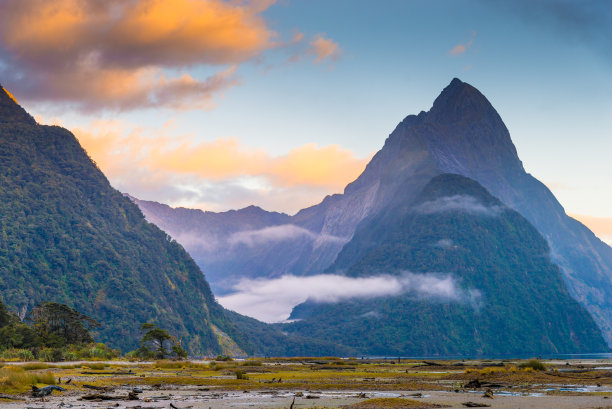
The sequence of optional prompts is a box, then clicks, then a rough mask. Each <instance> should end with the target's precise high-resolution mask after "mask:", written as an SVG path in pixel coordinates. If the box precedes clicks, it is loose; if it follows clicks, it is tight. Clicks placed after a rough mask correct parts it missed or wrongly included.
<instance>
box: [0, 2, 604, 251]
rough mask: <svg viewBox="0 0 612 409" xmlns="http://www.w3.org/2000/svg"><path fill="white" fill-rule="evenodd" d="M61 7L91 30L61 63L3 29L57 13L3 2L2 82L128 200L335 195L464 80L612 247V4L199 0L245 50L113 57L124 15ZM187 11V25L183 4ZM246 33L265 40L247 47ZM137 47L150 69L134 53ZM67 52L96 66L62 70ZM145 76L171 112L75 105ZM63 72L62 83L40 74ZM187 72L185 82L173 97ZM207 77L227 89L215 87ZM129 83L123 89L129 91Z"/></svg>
mask: <svg viewBox="0 0 612 409" xmlns="http://www.w3.org/2000/svg"><path fill="white" fill-rule="evenodd" d="M139 2H140V3H152V4H155V3H156V1H155V0H139V1H138V2H136V3H139ZM69 3H70V2H69V1H68V0H62V1H59V2H57V3H56V7H57V8H62V7H65V8H66V10H67V11H69V12H68V13H67V15H78V16H81V17H79V18H81V20H79V21H78V22H77V23H79V22H81V21H84V22H85V23H87V24H81V25H79V24H76V23H75V25H74V26H71V25H70V24H68V25H62V27H64V26H67V27H71V28H70V29H71V30H73V31H67V33H66V36H68V35H70V37H66V38H74V37H75V33H76V34H78V36H77V37H78V38H85V40H83V41H80V42H79V41H77V43H76V44H73V43H72V42H70V41H69V42H66V41H65V39H59V40H58V43H57V44H59V46H58V47H59V48H61V50H60V51H61V52H59V53H58V54H59V55H60V56H62V58H63V61H61V62H57V61H56V60H54V56H53V55H51V56H49V55H46V54H45V55H43V54H44V51H41V50H48V49H49V46H48V43H46V42H45V41H47V42H48V41H50V40H48V39H45V32H44V31H43V29H40V30H39V31H35V30H31V32H32V33H33V34H32V35H31V36H30V37H25V39H24V36H23V35H21V36H18V35H17V34H15V33H18V31H17V28H15V31H14V32H12V31H10V30H11V25H10V24H8V22H9V20H6V19H10V21H16V22H19V21H20V20H19V19H20V18H24V16H27V17H28V18H29V20H28V21H33V22H36V18H39V19H40V21H44V22H45V23H47V22H52V21H53V19H56V20H58V21H61V22H63V21H65V20H62V18H63V19H65V18H66V17H65V16H59V15H58V14H57V13H56V12H53V11H48V10H47V9H45V7H46V6H44V2H41V1H40V0H28V1H26V2H21V3H20V2H17V1H16V0H7V1H6V2H5V3H4V4H3V5H2V6H0V7H3V8H4V9H2V10H0V16H1V17H0V20H3V22H4V23H5V24H4V25H3V24H1V23H2V21H0V25H3V26H4V28H2V29H0V31H1V30H4V32H3V33H2V34H3V36H0V38H4V40H0V81H1V82H2V84H3V85H5V86H6V87H7V88H8V89H9V90H11V91H12V92H13V94H14V95H15V96H16V97H17V99H18V100H19V101H20V102H21V103H22V105H24V106H25V107H26V109H28V110H29V111H31V112H32V113H34V114H35V115H37V118H39V119H40V120H41V121H43V122H46V123H54V122H55V123H59V124H62V125H63V126H65V127H67V128H69V129H71V130H73V131H74V132H75V134H76V135H77V137H78V138H79V139H80V140H81V143H82V144H83V145H84V147H85V148H86V149H87V150H88V152H89V153H90V155H91V156H92V158H93V159H94V160H96V161H97V162H98V163H99V164H100V166H101V168H102V170H104V171H105V173H106V174H107V175H108V177H109V179H110V181H111V183H112V184H113V185H114V186H115V187H117V188H118V189H120V190H122V191H125V192H128V193H131V194H134V195H136V196H138V197H140V198H143V199H150V200H158V201H161V202H166V203H169V204H171V205H184V206H191V207H200V208H205V209H211V210H223V209H229V208H237V207H242V206H246V205H248V204H257V205H260V206H262V207H264V208H266V209H269V210H281V211H286V212H290V213H291V212H295V211H296V210H298V209H299V208H301V207H303V206H306V205H311V204H315V203H318V202H319V201H320V200H321V199H322V198H323V196H324V195H325V194H329V193H333V192H340V191H342V188H343V186H344V185H345V184H346V183H348V182H350V181H351V180H352V179H353V178H354V177H355V176H357V175H358V174H359V172H360V170H361V169H363V166H364V165H365V163H366V162H367V160H368V158H369V157H370V156H371V155H372V154H373V153H374V152H375V151H376V150H378V149H380V148H381V147H382V144H383V142H384V140H385V138H386V137H387V135H388V134H389V133H390V132H391V131H392V130H393V128H394V127H395V125H396V124H397V123H398V122H399V121H400V120H401V119H402V118H404V117H405V116H406V115H408V114H413V113H418V112H419V111H421V110H428V109H429V108H430V107H431V104H432V102H433V100H434V99H435V97H436V96H437V95H438V94H439V92H440V91H441V90H442V88H444V87H445V86H446V85H447V84H448V83H449V82H450V80H451V79H452V78H453V77H458V78H460V79H462V80H463V81H466V82H469V83H470V84H472V85H474V86H475V87H477V88H478V89H479V90H480V91H481V92H482V93H483V94H484V95H485V96H486V97H487V98H488V99H489V100H490V101H491V102H492V104H493V105H494V106H495V108H496V109H497V110H498V112H499V113H500V115H501V116H502V118H503V119H504V121H505V123H506V125H507V127H508V128H509V130H510V133H511V135H512V138H513V141H514V143H515V145H516V147H517V150H518V152H519V156H520V157H521V159H522V160H523V163H524V165H525V168H526V169H527V171H528V172H530V173H532V174H533V175H534V176H535V177H537V178H538V179H540V180H541V181H543V182H544V183H545V184H547V185H548V186H549V187H550V188H551V190H552V191H553V192H554V194H555V195H556V196H557V198H558V199H559V200H560V202H561V203H562V204H563V205H564V207H565V208H566V211H567V212H568V213H570V214H574V215H578V217H579V218H580V219H581V220H583V221H584V222H585V223H587V224H588V225H589V226H590V227H592V228H594V229H595V230H596V231H597V232H598V233H599V235H600V236H602V237H604V236H605V237H606V239H607V240H612V189H611V188H610V182H609V176H610V175H612V161H611V160H610V158H609V156H610V152H612V75H611V74H612V45H611V44H612V41H610V38H612V28H611V27H612V5H610V3H609V2H607V1H565V0H560V1H544V0H542V1H537V2H534V1H526V0H519V1H391V0H388V1H357V0H343V1H341V0H333V1H318V0H308V1H306V0H303V1H296V0H290V1H289V0H285V1H278V2H276V3H274V2H271V1H256V2H250V3H248V2H247V3H243V2H238V3H237V2H235V3H233V4H232V7H234V8H233V9H232V10H229V9H227V8H226V7H225V6H224V5H223V4H222V3H223V2H221V1H220V0H204V1H202V2H199V3H200V6H201V7H200V6H198V7H200V8H197V10H198V11H202V10H204V11H205V10H206V9H207V8H214V7H217V9H218V10H221V11H218V15H219V16H222V15H227V14H229V13H230V12H232V13H233V12H235V11H240V12H243V14H240V16H244V15H247V17H248V18H245V19H246V20H245V21H244V22H242V23H240V25H239V27H237V28H232V30H234V31H231V33H230V35H231V36H234V38H235V39H236V42H228V41H221V40H218V41H219V43H220V45H218V47H217V48H213V47H212V46H211V45H210V44H209V43H206V44H204V45H203V44H202V43H201V42H197V41H196V40H194V38H195V37H197V36H198V35H199V34H198V33H195V34H194V38H192V37H189V38H186V37H180V38H175V37H172V35H170V34H169V35H168V38H163V37H159V36H158V37H155V38H154V39H155V41H157V43H155V44H153V45H152V43H151V41H149V40H150V38H145V40H147V41H148V42H142V43H137V44H136V43H129V44H127V46H126V47H125V49H126V50H128V51H129V52H126V53H124V54H121V55H119V54H117V53H114V54H113V53H111V52H109V51H108V50H113V49H117V48H121V46H122V45H123V43H118V42H117V41H121V40H116V39H113V40H112V41H111V40H110V39H109V38H110V35H109V38H107V37H104V36H101V35H100V34H99V32H95V33H94V32H93V30H94V29H93V28H90V27H96V24H98V25H99V26H100V27H104V25H105V24H110V23H109V21H113V22H116V20H112V19H111V18H109V17H108V16H109V15H110V16H116V15H117V13H120V12H121V6H118V5H117V4H119V3H115V2H113V1H111V2H109V4H111V3H113V4H114V6H113V7H115V9H113V10H112V12H108V13H107V14H104V11H102V12H100V11H99V10H97V9H93V8H90V9H86V10H85V12H83V13H82V15H81V14H79V13H78V12H75V11H74V10H72V11H70V10H69V9H70V7H74V5H73V6H70V4H69ZM86 3H88V2H87V1H86V2H83V4H86ZM179 3H181V4H182V3H185V7H184V10H186V11H185V12H186V13H187V12H189V10H192V11H191V13H192V14H195V12H194V11H193V10H195V9H193V7H195V6H193V4H190V3H189V0H184V1H181V2H179ZM196 3H198V2H196ZM177 4H178V3H177ZM219 4H221V6H219ZM83 7H85V6H83ZM92 7H93V6H92ZM109 7H110V6H109ZM34 9H36V10H42V11H40V12H39V13H38V14H36V13H33V12H32V10H34ZM117 10H120V11H119V12H118V11H117ZM245 10H246V11H245ZM77 11H79V10H77ZM80 11H83V10H80ZM45 13H46V14H45ZM53 13H56V14H53ZM96 13H100V14H96ZM176 13H177V14H179V17H181V16H180V11H177V12H176ZM223 13H225V14H223ZM125 14H126V15H127V14H128V13H127V11H125ZM92 16H94V17H92ZM182 17H183V18H185V16H182ZM113 18H114V17H113ZM241 18H244V17H241ZM105 19H106V20H105ZM70 21H71V20H70ZM148 21H149V20H148ZM150 21H153V20H150ZM121 22H122V23H125V24H126V26H127V27H128V29H129V28H130V27H136V26H135V25H136V24H140V23H139V21H138V20H137V18H135V17H133V16H132V17H130V18H128V17H125V18H124V19H123V20H121ZM113 24H114V23H113ZM147 24H153V23H147ZM155 24H163V22H162V23H159V22H156V23H155ZM43 26H44V27H46V25H43ZM49 26H51V24H49ZM20 27H21V28H20V30H22V31H24V32H26V33H30V31H28V30H27V26H26V28H25V29H24V25H23V24H22V25H21V26H20ZM44 27H43V28H44ZM194 27H203V26H202V25H194ZM205 27H208V28H206V30H208V31H205V32H203V33H200V34H201V35H199V38H202V36H209V37H210V38H211V40H210V41H211V42H213V41H215V40H213V39H216V38H217V37H216V33H215V31H214V30H215V29H211V28H210V25H209V26H205ZM52 28H53V27H51V28H50V29H52ZM248 29H253V30H255V32H256V34H257V35H260V36H261V38H263V39H264V41H263V42H259V43H257V42H256V43H253V44H249V46H248V47H246V46H245V47H242V45H241V44H240V42H241V41H242V39H244V38H247V35H249V34H250V33H251V32H247V30H248ZM54 30H55V31H57V29H54ZM134 30H136V28H134ZM145 31H146V30H145ZM92 33H93V34H92ZM111 34H112V30H111ZM47 37H48V36H47ZM317 39H319V40H321V41H320V43H316V41H317ZM43 40H44V41H43ZM60 40H62V42H59V41H60ZM172 41H175V43H174V44H173V43H172ZM190 41H194V42H193V44H194V45H193V48H192V49H190V48H189V44H191V43H190ZM245 41H246V40H245ZM124 42H125V43H128V42H129V41H128V40H127V39H126V40H124ZM162 43H163V45H162ZM43 46H46V48H43ZM128 46H129V47H128ZM113 47H114V48H113ZM223 47H225V48H223ZM64 48H65V50H64ZM23 50H26V51H27V52H26V51H23ZM190 50H192V51H193V52H191V54H190ZM219 50H221V51H219ZM451 50H455V51H456V52H454V53H453V52H451ZM105 53H106V54H108V55H110V54H113V55H112V56H110V57H108V55H106V54H105ZM130 53H131V54H130ZM140 53H142V56H143V57H142V58H136V57H140ZM115 54H117V55H115ZM41 55H42V57H41ZM100 55H102V57H101V58H100V57H99V56H100ZM132 55H133V56H136V57H134V58H131V57H130V56H132ZM74 56H76V57H74ZM83 56H86V57H87V58H84V59H83V58H82V57H83ZM92 56H93V57H92ZM43 57H44V58H43ZM73 57H74V58H75V59H76V60H79V61H81V60H83V61H85V60H86V62H87V64H90V65H88V66H87V67H89V68H91V66H93V67H94V68H93V70H94V71H91V70H89V68H88V70H89V71H83V67H82V66H80V67H74V66H73V65H71V64H69V63H66V61H70V58H73ZM94 57H95V58H94ZM58 58H59V57H58ZM96 58H98V59H96ZM105 58H107V60H105ZM147 58H148V59H147ZM137 60H138V61H140V60H142V61H144V62H142V63H141V65H138V61H137ZM43 61H44V64H43V63H42V62H43ZM92 61H93V62H92ZM100 61H102V62H100ZM50 67H51V68H50ZM117 67H119V68H117ZM151 67H153V68H154V69H155V70H156V71H155V72H156V75H164V76H166V77H165V78H167V81H166V82H163V81H161V82H156V83H153V82H152V83H151V84H153V85H154V86H155V87H157V88H152V89H156V90H157V91H156V92H157V94H155V96H156V97H157V98H166V99H164V101H163V103H158V102H156V103H151V100H152V99H151V98H149V99H147V98H146V97H147V96H146V95H145V98H140V97H141V96H142V95H141V94H138V93H133V94H125V95H127V96H125V95H124V94H122V93H121V91H123V90H122V89H120V87H119V86H118V85H117V87H118V88H119V89H118V90H112V91H113V92H112V93H111V92H110V91H109V96H108V98H101V97H100V96H99V91H96V90H100V89H103V90H107V89H108V86H107V85H106V83H105V84H103V85H105V87H103V88H92V90H91V91H90V92H84V95H83V96H80V95H79V92H78V91H79V89H82V90H88V88H87V86H88V85H89V81H87V78H88V77H87V75H91V73H92V72H96V71H95V70H98V72H101V73H102V74H104V75H107V74H108V75H109V78H115V77H117V76H118V75H119V74H121V75H122V76H123V77H121V78H122V79H123V78H126V77H127V76H128V75H129V74H133V73H137V74H138V75H139V77H137V78H138V79H139V81H141V82H142V81H143V78H149V77H146V75H145V74H143V73H145V71H146V70H148V69H149V70H150V69H151ZM53 69H57V72H56V73H54V74H55V75H54V76H53V78H54V79H53V81H55V82H53V81H52V80H49V79H45V76H44V74H45V73H46V71H45V70H47V71H49V70H53ZM71 69H74V70H75V71H74V75H72V76H71V75H69V74H72V73H71V72H70V70H71ZM113 70H114V71H113ZM130 70H133V71H130ZM137 70H141V71H137ZM118 73H119V74H118ZM160 73H161V74H160ZM64 74H66V75H65V78H64ZM111 75H114V77H113V76H111ZM141 75H142V76H141ZM181 75H188V76H189V78H191V79H193V81H191V82H189V81H186V82H184V83H180V84H179V85H177V86H176V87H166V85H168V83H171V82H172V81H171V79H174V78H179V77H180V76H181ZM215 75H217V77H215V78H217V79H218V80H219V81H217V82H218V83H217V82H215V83H213V84H212V85H210V84H209V83H206V84H205V81H206V80H207V79H210V78H211V77H212V76H215ZM100 77H103V76H100ZM31 78H34V79H35V81H30V79H31ZM72 78H74V81H73V80H72ZM79 78H84V80H83V81H84V82H83V83H82V84H79V83H78V81H79V80H78V79H79ZM91 78H94V77H91ZM95 78H97V77H95ZM24 81H29V82H30V83H32V84H34V85H36V86H29V87H28V86H26V85H24ZM36 81H39V82H36ZM92 81H93V80H92ZM52 82H53V84H56V83H61V88H59V87H55V88H54V87H53V86H52V85H53V84H52ZM118 83H119V81H117V82H115V84H118ZM133 83H134V81H131V82H130V81H127V80H126V82H125V84H123V83H122V84H123V85H121V87H123V88H125V89H127V88H129V87H130V86H131V85H130V84H133ZM151 84H149V85H151ZM160 84H161V85H160ZM194 84H195V86H194V87H193V90H192V89H188V86H189V87H190V86H192V85H194ZM77 85H79V86H80V88H78V87H77ZM153 85H151V86H153ZM72 86H74V87H75V90H74V91H71V87H72ZM196 86H197V87H196ZM111 88H112V87H111ZM147 89H149V88H147ZM45 90H47V91H45ZM58 90H59V91H58ZM202 90H204V91H202ZM43 91H44V92H43ZM196 91H198V92H205V93H207V96H206V99H205V100H204V99H197V98H198V97H197V95H196V94H194V93H195V92H196ZM96 92H98V94H96ZM114 95H119V96H120V97H121V98H123V97H125V99H124V100H125V101H124V103H123V105H118V104H116V103H114V102H113V99H112V98H113V96H114ZM194 95H196V96H194ZM139 98H140V99H139ZM181 98H183V100H181ZM169 101H170V102H172V103H170V102H169ZM193 101H195V102H193ZM202 101H204V102H202ZM182 102H184V103H182ZM201 102H202V103H201ZM194 107H196V109H192V108H194ZM210 152H213V153H212V154H211V153H210ZM155 154H156V155H157V159H156V160H151V159H150V158H151V157H152V156H151V155H153V156H155ZM179 154H180V155H183V156H180V155H179ZM185 155H186V156H188V157H185ZM190 155H191V156H190ZM183 158H184V159H183ZM216 159H218V161H219V163H218V164H217V165H212V164H211V163H215V160H216ZM309 161H310V162H309ZM317 167H320V169H318V170H316V171H313V174H311V175H308V174H305V172H306V173H307V169H310V168H317ZM204 168H205V169H204ZM325 172H328V173H325Z"/></svg>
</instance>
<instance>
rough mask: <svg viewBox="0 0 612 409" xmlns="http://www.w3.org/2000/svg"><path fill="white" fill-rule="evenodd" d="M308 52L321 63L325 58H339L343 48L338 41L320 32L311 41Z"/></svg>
mask: <svg viewBox="0 0 612 409" xmlns="http://www.w3.org/2000/svg"><path fill="white" fill-rule="evenodd" d="M308 52H309V53H310V54H312V55H314V56H315V62H318V63H321V62H323V61H325V60H337V59H338V58H340V55H341V53H342V50H341V49H340V46H339V45H338V43H337V42H335V41H333V40H331V39H329V38H325V37H324V36H323V35H322V34H318V35H316V36H315V37H314V38H313V39H312V40H311V41H310V47H309V48H308Z"/></svg>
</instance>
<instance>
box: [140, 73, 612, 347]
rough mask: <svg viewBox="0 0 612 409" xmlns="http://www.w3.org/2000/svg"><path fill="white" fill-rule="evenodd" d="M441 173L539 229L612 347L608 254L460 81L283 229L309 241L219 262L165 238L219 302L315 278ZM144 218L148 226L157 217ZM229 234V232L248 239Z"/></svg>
mask: <svg viewBox="0 0 612 409" xmlns="http://www.w3.org/2000/svg"><path fill="white" fill-rule="evenodd" d="M441 173H455V174H460V175H464V176H466V177H469V178H471V179H473V180H475V181H477V182H478V183H480V184H481V185H482V186H484V187H485V188H486V189H487V190H488V191H489V192H490V193H491V194H492V195H493V196H495V197H497V198H499V199H500V200H501V201H502V202H503V203H505V204H506V205H508V206H509V207H511V208H513V209H515V210H517V211H518V212H519V213H520V214H521V215H523V216H524V217H525V218H526V219H527V220H528V221H529V222H531V223H532V224H533V225H534V226H535V227H536V228H537V229H538V231H539V232H540V233H541V234H542V235H543V236H544V238H545V239H546V240H547V242H548V244H549V246H550V251H551V257H552V259H553V261H554V262H555V263H556V264H558V265H559V266H560V268H561V270H562V273H563V277H564V279H565V283H566V285H567V287H568V290H569V292H570V294H571V295H572V296H573V297H574V298H576V299H577V300H578V301H579V302H580V303H581V304H582V305H584V306H585V307H586V308H587V310H588V311H589V312H590V313H591V314H592V315H593V317H594V319H595V321H596V322H597V324H598V325H599V327H600V328H601V329H602V331H603V333H604V336H605V338H606V340H607V341H608V342H609V343H610V344H611V345H612V297H609V294H612V248H610V247H609V246H607V245H606V244H605V243H603V242H602V241H600V240H599V239H598V238H597V237H595V235H594V234H593V233H592V232H591V231H590V230H588V229H587V228H586V227H585V226H583V225H582V224H581V223H579V222H577V221H576V220H574V219H572V218H570V217H568V216H567V215H566V214H565V211H564V209H563V207H562V206H561V205H560V204H559V202H558V201H557V200H556V198H555V197H554V195H553V194H552V193H551V192H550V190H548V188H547V187H546V186H544V185H543V184H542V183H541V182H539V181H538V180H537V179H535V178H534V177H533V176H531V175H530V174H528V173H526V172H525V170H524V168H523V165H522V163H521V161H520V159H519V158H518V155H517V152H516V148H515V147H514V144H513V143H512V140H511V138H510V134H509V132H508V130H507V128H506V126H505V125H504V123H503V121H502V119H501V118H500V116H499V114H498V113H497V112H496V111H495V109H494V108H493V107H492V106H491V104H490V103H489V101H488V100H487V99H486V98H485V97H484V96H483V95H482V94H481V93H480V92H479V91H478V90H477V89H476V88H474V87H472V86H471V85H469V84H466V83H464V82H462V81H460V80H459V79H456V78H455V79H453V80H452V82H451V83H450V84H449V85H448V86H447V87H446V88H445V89H444V90H443V91H442V93H441V94H440V96H439V97H438V98H437V99H436V100H435V102H434V104H433V107H432V108H431V110H430V111H429V112H421V113H420V114H418V115H409V116H408V117H406V118H405V119H404V120H403V121H402V122H401V123H400V124H399V125H398V126H397V127H396V129H395V130H394V131H393V132H392V133H391V135H390V136H389V137H388V138H387V140H386V141H385V144H384V146H383V148H382V149H381V150H380V151H379V152H378V153H377V154H376V155H375V156H374V157H373V159H372V161H371V162H370V163H369V164H368V166H367V167H366V169H365V171H364V172H363V173H362V174H361V175H360V176H359V178H357V180H355V181H354V182H352V183H350V184H349V185H348V186H347V187H346V189H345V191H344V193H343V194H340V195H333V196H329V197H326V198H325V199H324V200H323V201H322V202H321V203H320V204H318V205H316V206H312V207H310V208H307V209H304V210H301V211H300V212H298V213H297V214H296V215H295V216H292V217H290V218H289V219H288V220H287V219H285V220H283V221H282V222H280V223H282V224H290V225H294V226H298V227H300V228H302V229H305V230H306V231H308V232H310V233H312V235H310V236H308V237H307V235H305V234H304V235H294V236H292V237H290V236H288V237H286V238H285V239H283V240H278V241H267V242H265V241H262V242H252V243H251V244H250V245H249V246H246V245H238V246H234V247H231V246H225V248H226V249H228V251H227V252H226V253H223V254H222V255H221V256H219V257H217V258H215V256H214V255H215V254H217V253H213V252H210V251H206V250H203V249H201V248H198V247H197V246H194V245H191V244H190V243H188V242H183V241H182V240H181V237H180V235H177V233H179V232H181V233H182V234H184V231H183V230H180V229H179V228H177V224H178V223H175V222H174V221H173V219H174V218H175V216H174V215H173V216H170V217H168V218H167V219H166V222H165V224H164V225H162V228H163V229H164V230H166V231H167V232H168V233H169V234H171V235H172V236H174V237H177V238H178V240H179V241H181V242H182V243H183V244H184V245H185V247H186V248H187V249H188V250H189V251H190V253H191V254H192V255H193V256H194V258H195V259H196V260H197V261H198V263H199V264H200V266H201V267H203V269H204V270H205V271H206V272H207V274H208V277H210V278H211V285H212V287H213V289H214V290H215V292H217V291H219V292H224V291H227V290H228V288H229V287H227V284H228V283H231V282H232V280H235V279H238V278H240V277H243V276H246V277H275V276H279V275H282V274H286V273H292V274H296V275H306V274H316V273H320V272H322V271H325V270H326V269H327V268H328V267H329V266H330V265H332V263H333V262H334V260H335V259H336V256H337V255H338V253H339V252H340V250H341V249H342V248H343V246H344V245H345V244H346V243H347V242H348V241H349V240H350V239H351V238H352V236H353V234H354V232H355V229H356V228H357V226H358V225H359V223H361V222H362V221H366V220H367V219H368V218H370V217H374V216H376V215H377V214H378V213H379V212H381V211H384V210H385V208H386V207H387V206H388V204H389V202H390V201H391V200H392V198H394V197H395V195H396V194H397V192H398V190H401V192H402V195H403V199H404V200H406V201H409V200H411V199H414V197H415V195H416V194H417V193H418V192H419V191H420V189H422V188H423V186H425V184H426V183H427V182H428V181H429V180H430V179H431V178H432V177H434V176H436V175H438V174H441ZM141 208H142V209H143V212H144V213H145V215H146V216H147V217H148V218H149V219H150V220H154V218H155V217H156V212H155V210H154V209H153V208H151V207H148V206H142V205H141ZM171 213H173V212H171ZM228 223H229V222H228ZM262 225H266V224H265V223H263V224H262ZM274 225H276V224H274V223H270V224H267V226H274ZM234 228H235V229H236V230H235V232H240V231H245V230H249V229H250V227H247V228H241V227H239V226H237V227H234ZM209 231H211V229H209V228H208V227H207V226H206V224H202V225H198V228H193V229H190V230H189V232H190V234H192V235H193V236H195V237H198V236H200V235H206V234H207V232H209ZM214 236H215V237H216V235H214ZM330 238H332V239H330ZM210 260H212V261H210Z"/></svg>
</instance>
